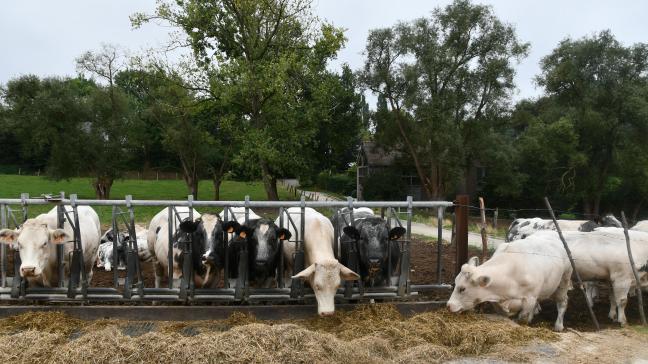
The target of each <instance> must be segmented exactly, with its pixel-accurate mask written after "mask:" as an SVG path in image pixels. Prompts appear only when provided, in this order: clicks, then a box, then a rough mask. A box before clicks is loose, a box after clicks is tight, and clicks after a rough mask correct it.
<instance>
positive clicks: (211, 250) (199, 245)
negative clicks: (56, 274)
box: [176, 214, 225, 287]
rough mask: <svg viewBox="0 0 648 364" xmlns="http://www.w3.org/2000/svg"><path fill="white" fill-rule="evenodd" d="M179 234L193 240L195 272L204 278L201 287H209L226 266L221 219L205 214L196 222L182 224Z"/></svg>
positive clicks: (185, 221)
mask: <svg viewBox="0 0 648 364" xmlns="http://www.w3.org/2000/svg"><path fill="white" fill-rule="evenodd" d="M177 233H180V234H185V239H187V238H188V239H191V260H192V264H193V269H194V272H195V273H196V274H197V275H199V276H202V277H203V280H202V283H201V285H202V286H203V287H205V286H208V285H209V284H210V283H212V282H213V279H214V278H215V276H216V274H217V271H218V269H220V268H222V267H223V266H224V264H225V263H224V262H225V240H224V236H223V223H222V221H221V219H220V218H219V217H218V216H217V215H212V214H204V215H202V216H201V217H200V218H198V219H196V220H194V221H192V220H190V219H185V220H184V221H182V222H181V223H180V226H179V229H178V232H177ZM178 239H182V237H178ZM176 241H177V240H176Z"/></svg>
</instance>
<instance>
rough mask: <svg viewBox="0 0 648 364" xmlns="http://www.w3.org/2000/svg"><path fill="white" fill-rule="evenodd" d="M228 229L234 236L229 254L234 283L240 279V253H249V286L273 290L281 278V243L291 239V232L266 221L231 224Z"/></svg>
mask: <svg viewBox="0 0 648 364" xmlns="http://www.w3.org/2000/svg"><path fill="white" fill-rule="evenodd" d="M257 216H258V215H257ZM225 226H226V229H227V231H228V232H234V236H233V237H232V239H230V241H229V250H228V257H229V271H228V274H229V278H230V279H231V282H230V283H231V284H233V283H234V282H235V280H236V279H237V278H238V267H239V264H240V262H239V259H240V252H241V250H242V249H247V252H248V262H247V263H248V264H247V265H248V272H249V273H248V281H249V283H250V284H251V285H253V286H258V287H262V288H269V287H271V286H272V283H273V281H275V280H276V278H277V268H278V266H279V259H280V254H281V251H280V249H279V242H280V241H281V240H288V239H290V237H291V233H290V231H288V229H285V228H280V227H278V226H277V225H276V224H275V223H274V222H273V221H271V220H268V219H264V218H260V219H254V220H248V222H247V223H244V224H240V223H239V222H238V221H230V222H227V223H226V225H225Z"/></svg>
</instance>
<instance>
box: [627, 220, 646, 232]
mask: <svg viewBox="0 0 648 364" xmlns="http://www.w3.org/2000/svg"><path fill="white" fill-rule="evenodd" d="M630 230H636V231H645V232H648V220H642V221H639V222H638V223H636V224H635V225H634V226H633V227H631V228H630Z"/></svg>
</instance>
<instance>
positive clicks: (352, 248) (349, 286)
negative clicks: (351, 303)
mask: <svg viewBox="0 0 648 364" xmlns="http://www.w3.org/2000/svg"><path fill="white" fill-rule="evenodd" d="M347 208H348V209H349V226H355V221H354V217H353V198H352V197H347ZM346 244H347V250H346V251H347V257H346V258H347V259H346V260H347V265H348V266H347V268H349V269H351V270H352V271H354V272H356V273H357V272H358V257H357V247H358V243H357V241H352V242H347V243H346ZM359 282H362V279H360V280H359ZM353 284H354V282H353V281H344V297H345V298H351V297H352V296H353ZM360 293H361V294H362V293H363V292H362V290H360Z"/></svg>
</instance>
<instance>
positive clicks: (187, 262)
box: [182, 195, 195, 297]
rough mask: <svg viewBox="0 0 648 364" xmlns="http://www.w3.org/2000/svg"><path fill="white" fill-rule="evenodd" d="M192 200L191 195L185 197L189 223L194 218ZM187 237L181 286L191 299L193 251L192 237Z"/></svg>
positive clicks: (192, 293)
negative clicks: (186, 290)
mask: <svg viewBox="0 0 648 364" xmlns="http://www.w3.org/2000/svg"><path fill="white" fill-rule="evenodd" d="M193 200H194V197H193V195H188V196H187V204H188V205H189V220H190V221H193V220H194V216H193ZM189 236H191V238H190V240H189V242H188V244H186V246H185V248H184V252H183V254H184V260H183V261H182V265H183V269H182V276H183V286H184V288H188V289H189V295H190V296H191V297H193V296H194V288H195V286H194V279H193V276H194V270H193V262H192V259H191V257H192V255H193V252H192V249H193V236H192V235H189ZM185 275H186V277H185Z"/></svg>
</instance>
